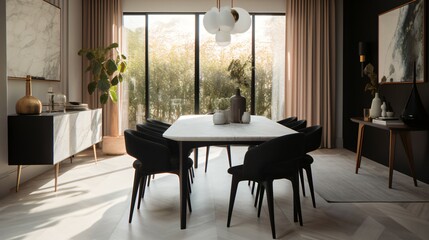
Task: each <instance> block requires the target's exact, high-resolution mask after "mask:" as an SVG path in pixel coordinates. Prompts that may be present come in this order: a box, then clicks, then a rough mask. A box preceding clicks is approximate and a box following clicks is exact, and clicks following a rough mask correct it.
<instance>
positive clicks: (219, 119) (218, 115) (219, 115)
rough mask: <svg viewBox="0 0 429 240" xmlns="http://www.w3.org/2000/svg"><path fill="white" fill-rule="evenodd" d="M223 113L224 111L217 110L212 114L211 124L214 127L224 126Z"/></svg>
mask: <svg viewBox="0 0 429 240" xmlns="http://www.w3.org/2000/svg"><path fill="white" fill-rule="evenodd" d="M225 122H226V121H225V113H224V111H220V110H217V111H216V112H215V113H214V114H213V123H214V124H215V125H221V124H225Z"/></svg>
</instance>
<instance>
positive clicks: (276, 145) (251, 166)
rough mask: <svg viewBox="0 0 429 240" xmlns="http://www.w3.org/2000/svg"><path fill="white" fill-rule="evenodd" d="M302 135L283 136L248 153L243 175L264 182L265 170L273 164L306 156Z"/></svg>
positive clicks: (245, 158)
mask: <svg viewBox="0 0 429 240" xmlns="http://www.w3.org/2000/svg"><path fill="white" fill-rule="evenodd" d="M304 139H305V136H304V134H302V133H295V134H290V135H285V136H281V137H278V138H275V139H272V140H270V141H267V142H265V143H263V144H261V145H258V146H257V147H254V148H252V149H250V150H249V151H247V153H246V155H245V157H244V163H243V174H245V175H246V177H248V178H249V179H253V180H262V179H264V178H265V177H266V172H265V170H266V169H268V168H269V167H270V166H272V165H273V164H277V163H279V162H283V161H293V160H295V161H297V160H298V159H299V158H300V157H302V156H303V155H304V153H305V152H304Z"/></svg>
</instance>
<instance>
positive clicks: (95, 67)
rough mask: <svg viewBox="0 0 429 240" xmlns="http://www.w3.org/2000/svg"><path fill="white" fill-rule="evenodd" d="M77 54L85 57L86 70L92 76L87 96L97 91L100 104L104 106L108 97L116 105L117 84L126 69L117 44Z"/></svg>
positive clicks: (124, 58) (84, 50) (81, 51)
mask: <svg viewBox="0 0 429 240" xmlns="http://www.w3.org/2000/svg"><path fill="white" fill-rule="evenodd" d="M112 50H114V51H115V52H116V54H114V53H113V51H112ZM78 54H79V55H80V56H85V57H86V59H88V61H89V66H88V67H87V68H86V71H89V72H91V75H92V81H91V82H90V83H89V84H88V92H89V94H93V93H94V92H95V90H97V89H98V90H99V91H100V92H101V95H100V103H101V104H106V103H107V100H108V99H109V97H110V99H111V100H112V101H113V102H114V103H116V102H117V101H118V95H117V90H118V84H119V83H120V82H122V80H123V73H124V72H125V70H126V69H127V63H126V59H127V58H126V57H125V56H124V55H123V54H121V53H120V52H119V50H118V44H117V43H112V44H110V45H109V46H107V47H104V48H103V47H100V48H93V49H81V50H80V51H79V52H78ZM115 55H116V56H115Z"/></svg>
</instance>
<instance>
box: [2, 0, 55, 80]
mask: <svg viewBox="0 0 429 240" xmlns="http://www.w3.org/2000/svg"><path fill="white" fill-rule="evenodd" d="M6 15H7V16H6V19H7V20H6V21H7V23H6V24H7V25H6V28H7V34H6V35H7V71H8V76H12V77H25V76H26V75H28V74H29V75H32V76H36V77H44V78H45V79H48V80H60V69H61V68H60V66H61V62H60V59H61V58H60V57H61V51H60V49H61V47H60V45H61V28H60V26H61V17H60V9H59V8H58V7H55V6H53V5H51V4H49V3H47V2H45V1H43V0H6Z"/></svg>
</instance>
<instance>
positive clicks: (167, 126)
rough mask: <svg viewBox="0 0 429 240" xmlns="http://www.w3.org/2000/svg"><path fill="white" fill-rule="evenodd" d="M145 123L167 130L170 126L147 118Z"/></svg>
mask: <svg viewBox="0 0 429 240" xmlns="http://www.w3.org/2000/svg"><path fill="white" fill-rule="evenodd" d="M146 123H150V124H153V125H156V126H159V127H164V128H165V129H167V128H169V127H170V126H171V124H168V123H165V122H161V121H159V120H156V119H152V118H148V119H146Z"/></svg>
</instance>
